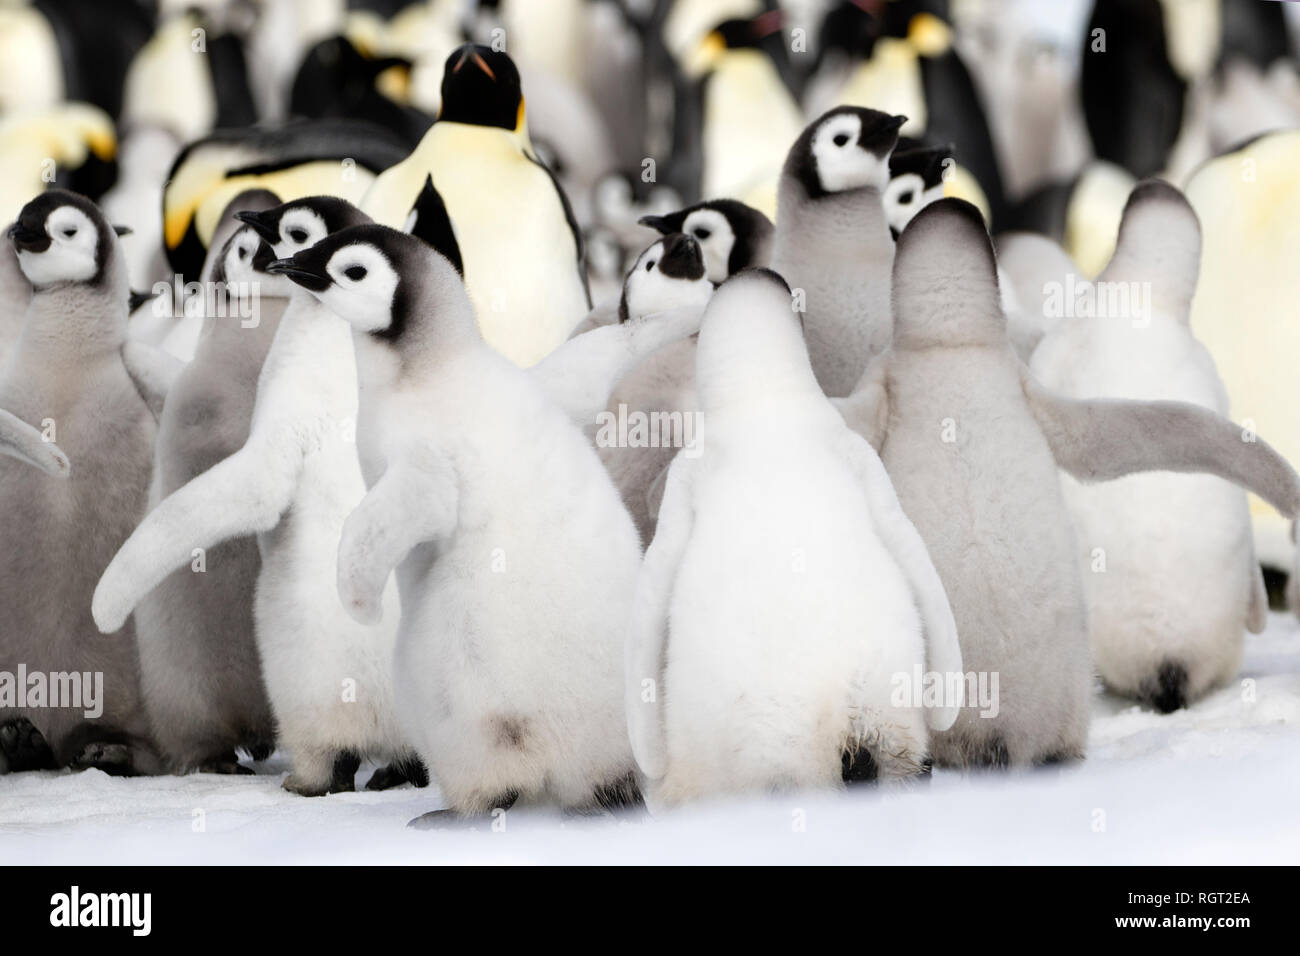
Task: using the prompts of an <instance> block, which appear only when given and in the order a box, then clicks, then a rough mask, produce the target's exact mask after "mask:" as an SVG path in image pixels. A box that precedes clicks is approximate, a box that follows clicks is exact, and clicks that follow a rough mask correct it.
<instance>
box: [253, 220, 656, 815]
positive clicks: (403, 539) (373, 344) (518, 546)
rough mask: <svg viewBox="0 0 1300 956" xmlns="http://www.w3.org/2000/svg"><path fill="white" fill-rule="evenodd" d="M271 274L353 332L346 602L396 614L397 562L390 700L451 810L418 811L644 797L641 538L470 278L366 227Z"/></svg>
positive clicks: (343, 563)
mask: <svg viewBox="0 0 1300 956" xmlns="http://www.w3.org/2000/svg"><path fill="white" fill-rule="evenodd" d="M276 268H278V269H281V270H283V271H284V272H285V274H286V275H288V276H289V277H290V278H292V279H293V280H294V281H295V282H298V283H299V284H300V285H302V286H303V287H304V288H305V289H308V290H310V291H311V292H312V293H313V294H314V295H316V296H318V297H319V298H320V301H321V302H322V303H323V304H324V305H325V306H327V307H328V308H330V309H332V310H334V311H335V312H336V313H337V314H338V315H340V316H343V317H344V318H346V319H347V321H348V322H350V323H351V324H352V326H353V328H354V330H355V333H354V335H355V342H356V346H357V367H358V371H359V375H360V379H361V384H362V389H361V394H362V398H363V401H362V406H361V410H360V416H359V419H358V429H357V439H358V446H359V449H360V452H361V458H362V461H363V467H364V469H365V472H366V479H367V482H368V484H369V486H370V491H369V493H368V494H367V495H366V497H365V500H364V501H362V502H361V504H360V505H359V506H358V507H357V509H356V510H355V511H354V512H353V513H352V515H351V516H350V517H349V518H348V520H347V524H346V526H345V527H344V530H343V539H342V542H341V543H340V545H339V573H338V592H339V595H338V596H339V598H341V600H342V604H343V606H345V607H347V608H348V610H349V612H350V613H351V614H353V615H354V616H356V618H357V619H358V620H360V621H374V620H376V619H378V618H379V616H380V615H381V613H384V615H385V616H391V611H388V612H381V607H380V593H381V591H382V589H383V586H384V582H385V581H386V580H388V578H389V576H390V572H391V571H392V570H393V569H394V568H396V569H397V579H398V585H399V588H400V590H401V595H402V620H401V625H400V629H399V634H398V647H397V656H396V662H395V663H396V668H395V669H396V673H397V682H398V683H397V693H398V707H399V709H400V712H401V715H402V722H403V727H404V728H405V729H406V731H407V732H408V733H409V734H410V736H411V739H412V741H413V742H414V743H415V745H416V746H417V748H418V749H419V752H420V754H421V755H422V756H423V757H424V758H425V760H426V761H427V763H428V765H429V769H430V770H431V771H432V774H433V776H434V777H435V778H436V779H437V782H438V785H439V788H440V790H441V792H442V795H443V797H444V798H445V799H446V801H447V803H448V806H449V810H445V811H435V813H434V815H432V816H429V817H428V818H427V820H426V818H421V822H420V824H419V825H425V823H426V822H427V823H433V822H436V821H437V820H439V819H442V818H443V817H444V816H445V815H446V814H448V813H461V814H475V813H484V812H487V811H489V810H492V809H494V808H508V807H509V806H510V805H511V804H513V803H514V801H515V800H516V799H521V798H522V799H529V798H550V799H553V800H554V801H556V802H558V803H560V804H561V805H562V806H565V807H569V808H574V809H581V808H589V807H598V806H611V805H617V804H620V803H626V802H628V801H631V800H634V799H636V797H637V791H636V786H635V782H634V780H633V761H632V754H631V751H630V749H629V747H628V740H627V730H626V723H625V720H624V718H623V707H622V679H621V672H622V656H623V644H624V634H623V629H624V626H625V624H626V621H627V618H628V614H629V613H630V611H631V602H632V594H633V590H634V588H635V585H636V573H637V567H638V565H639V563H640V548H639V546H638V544H637V540H636V532H635V531H634V529H633V527H632V522H631V520H630V519H629V518H628V516H627V512H626V511H625V510H624V509H623V506H622V503H621V502H620V501H619V499H618V494H617V493H616V492H615V490H614V487H613V485H612V484H611V483H610V481H609V478H608V476H607V475H606V474H605V472H604V469H602V468H601V466H600V462H599V460H598V459H597V458H596V455H595V453H594V451H593V450H592V449H591V446H590V445H589V444H588V443H587V441H586V440H585V438H584V437H583V435H582V433H581V431H580V430H579V429H578V428H577V427H576V426H575V425H574V424H573V423H572V422H571V421H570V419H569V417H568V416H567V415H566V414H565V413H564V412H563V411H562V410H561V409H559V408H558V407H556V406H555V405H554V404H552V403H551V402H550V401H549V400H548V399H547V396H546V394H545V392H544V391H543V390H542V388H541V387H540V386H539V385H538V384H537V382H536V381H535V380H534V378H533V376H531V375H529V374H527V373H526V372H524V371H523V370H521V369H519V368H517V367H516V366H514V365H512V364H511V363H510V362H509V361H507V360H505V359H504V358H503V357H502V356H500V355H499V354H497V353H495V352H494V351H493V350H492V349H490V348H488V347H487V346H486V345H485V344H484V342H483V340H482V337H481V335H480V334H479V332H478V329H477V325H476V323H475V321H474V310H473V306H472V304H471V303H470V300H469V297H468V295H467V294H466V293H465V289H464V286H463V284H462V281H461V277H460V276H459V274H458V273H457V272H456V270H455V268H454V267H453V266H452V265H451V264H450V263H449V262H448V261H447V260H446V259H445V258H443V257H441V256H439V255H438V254H437V253H435V252H434V251H433V250H432V249H430V248H429V246H428V245H426V244H425V243H423V242H421V241H419V240H418V239H416V238H414V237H412V236H409V235H407V234H406V233H400V232H397V231H395V230H391V229H388V228H386V227H383V226H378V225H371V226H358V227H355V228H351V229H345V230H343V231H342V232H339V233H336V234H334V235H332V236H330V237H329V238H328V239H326V240H324V241H323V242H320V243H317V244H316V245H315V246H313V247H312V248H310V249H307V250H304V251H303V252H300V253H298V254H297V255H295V256H294V257H293V258H292V259H289V260H287V261H284V262H281V263H280V264H279V265H278V266H276ZM561 556H562V558H561ZM557 558H561V559H559V560H557ZM557 681H558V682H559V683H558V684H557V683H556V682H557ZM440 814H441V815H442V816H440Z"/></svg>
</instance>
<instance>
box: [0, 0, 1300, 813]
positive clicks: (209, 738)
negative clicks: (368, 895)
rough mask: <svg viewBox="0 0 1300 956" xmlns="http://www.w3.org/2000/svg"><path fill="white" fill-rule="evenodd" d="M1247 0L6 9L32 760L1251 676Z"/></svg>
mask: <svg viewBox="0 0 1300 956" xmlns="http://www.w3.org/2000/svg"><path fill="white" fill-rule="evenodd" d="M1250 2H1252V0H1221V2H1220V3H1214V4H1200V5H1197V6H1198V7H1202V6H1213V7H1215V8H1216V10H1217V13H1216V14H1215V15H1214V16H1213V17H1212V18H1211V19H1210V20H1209V21H1207V22H1210V23H1212V24H1213V26H1214V30H1215V31H1217V32H1214V33H1213V36H1208V35H1199V34H1198V35H1197V36H1199V40H1198V42H1199V44H1200V45H1197V43H1194V42H1193V41H1192V36H1193V32H1194V31H1192V29H1191V28H1190V27H1188V25H1187V24H1186V23H1182V22H1181V21H1179V17H1181V16H1185V15H1186V13H1187V11H1186V10H1185V9H1182V8H1181V7H1180V6H1179V5H1177V4H1169V3H1164V2H1161V0H1146V2H1135V0H1125V2H1122V3H1121V2H1119V0H1095V2H1093V3H1090V4H1089V3H1086V2H1085V0H1079V3H1077V4H1072V6H1077V7H1079V9H1078V10H1077V11H1076V13H1077V16H1076V17H1075V19H1076V20H1077V23H1076V27H1077V31H1076V34H1074V35H1072V36H1071V38H1070V40H1069V43H1065V42H1061V43H1058V44H1057V45H1055V46H1051V45H1049V46H1048V47H1047V48H1046V49H1045V50H1044V49H1043V48H1041V47H1039V48H1036V52H1035V55H1034V56H1033V57H1032V58H1031V59H1032V60H1033V64H1032V67H1027V68H1026V69H1025V71H1028V72H1029V73H1031V75H1029V76H1026V75H1022V72H1025V71H1022V70H1021V69H1020V68H1019V67H1018V66H1017V65H1016V64H1017V63H1019V62H1020V61H1021V60H1023V59H1024V57H1023V56H1021V53H1022V52H1023V51H1018V50H1017V49H1005V48H1003V47H999V46H998V45H997V44H995V43H991V41H990V40H989V23H988V22H987V21H986V20H985V19H984V18H985V16H986V14H985V13H984V12H983V8H982V6H981V5H978V4H971V5H962V4H956V3H953V4H951V6H950V5H949V4H948V3H946V2H943V0H884V2H880V3H860V2H856V0H845V2H838V3H837V2H820V3H813V4H807V3H799V4H795V3H790V4H782V3H777V2H772V0H752V2H738V3H737V2H728V3H721V2H716V3H715V2H709V3H701V4H696V3H690V4H687V3H685V2H681V0H657V2H653V3H631V2H616V0H601V2H596V3H576V2H575V3H559V4H548V5H547V7H546V8H545V10H543V9H542V8H541V6H540V0H532V2H530V0H501V2H499V3H491V4H487V3H484V4H463V5H455V4H448V3H444V2H439V0H429V2H409V3H400V2H399V3H396V4H394V3H391V2H387V3H359V4H348V5H346V7H347V9H346V10H345V9H344V7H345V5H344V4H341V3H340V4H333V5H329V4H327V5H321V9H319V10H316V11H315V13H313V14H311V15H309V14H308V13H307V11H306V5H302V4H297V3H293V2H290V0H261V2H258V3H254V4H252V5H251V7H249V8H248V9H245V7H246V6H247V5H243V4H235V3H230V4H227V3H223V2H220V0H217V2H213V3H208V4H203V5H201V7H199V8H196V9H194V10H187V11H185V12H168V9H169V8H165V9H164V10H163V12H161V13H159V12H157V11H154V10H152V8H151V5H148V4H142V3H140V2H138V0H105V3H104V7H105V9H106V10H108V12H109V13H112V12H113V11H118V12H119V13H120V14H121V18H122V23H124V24H128V25H130V26H131V27H132V29H130V30H123V31H122V32H121V33H120V35H117V36H116V37H115V39H114V40H113V42H112V43H110V44H109V45H108V47H106V48H105V50H104V51H102V53H101V54H95V53H94V52H93V51H92V50H91V49H90V47H89V46H88V38H87V37H86V36H85V35H83V34H84V29H83V27H84V28H89V27H92V26H93V25H94V24H95V23H98V22H100V21H99V20H97V19H96V17H99V16H102V15H103V14H104V11H103V10H101V11H99V12H98V13H97V14H96V15H95V17H91V16H89V15H87V17H86V18H85V20H84V23H82V24H81V25H80V26H79V25H78V24H77V23H75V22H73V21H72V20H71V19H64V18H61V17H57V16H55V15H54V14H52V13H51V12H50V11H49V9H47V7H48V6H49V5H43V4H42V5H32V6H31V7H30V8H27V7H23V8H17V9H15V10H12V11H4V12H3V14H0V49H2V50H4V51H6V52H7V53H11V54H13V56H21V57H25V58H26V59H25V60H24V62H25V63H26V64H27V65H28V68H29V70H30V71H31V73H32V74H33V75H40V76H44V77H46V78H47V83H48V85H50V86H51V87H57V89H55V90H54V91H53V92H52V93H51V92H50V91H49V90H45V91H43V92H42V91H31V90H28V89H26V87H24V86H23V85H22V84H21V83H20V82H19V81H18V80H16V79H15V77H20V76H21V75H22V71H20V70H15V69H11V66H12V64H11V63H9V62H6V63H5V64H0V108H2V109H3V110H4V115H3V116H0V171H10V170H12V171H13V175H12V176H6V177H5V180H6V181H5V182H4V183H3V191H2V193H0V195H2V196H3V198H4V200H5V202H6V203H7V204H8V207H9V208H8V210H7V212H6V213H5V215H6V216H8V217H10V221H9V222H8V223H6V224H5V225H6V230H7V231H6V232H5V235H4V239H3V242H0V361H2V362H3V368H2V369H0V510H2V511H3V513H4V514H5V518H4V519H3V521H0V607H2V608H3V612H4V613H3V614H0V774H3V773H9V772H16V771H24V770H48V771H55V770H61V769H64V768H71V769H73V770H84V769H89V768H95V769H99V770H102V771H104V772H107V773H110V774H114V775H123V776H128V775H150V774H159V773H176V774H180V773H189V772H201V773H222V774H249V773H253V772H255V771H254V769H253V768H252V767H250V766H249V763H250V762H251V763H253V764H258V763H261V762H263V761H265V760H267V758H268V757H270V755H271V754H272V753H273V752H275V751H277V750H278V751H279V752H280V753H281V754H282V755H283V758H284V759H285V760H286V761H287V764H288V768H289V772H288V774H287V775H286V777H285V779H284V780H283V787H284V789H285V790H287V791H290V792H291V793H294V794H299V795H302V796H320V795H324V794H329V793H336V792H339V791H347V790H352V789H354V788H355V787H356V786H357V785H358V784H357V781H356V775H357V772H358V770H359V769H360V767H361V764H362V762H363V761H370V762H374V763H375V764H377V768H378V769H376V770H375V771H374V772H373V773H371V774H370V775H369V777H368V778H367V779H366V782H365V784H364V785H365V786H366V787H367V788H368V789H373V790H382V789H388V788H391V787H396V786H401V785H405V784H408V783H409V784H412V785H415V786H417V787H423V786H427V785H429V784H433V785H435V786H436V788H437V791H438V793H439V794H440V797H441V802H440V803H436V802H435V801H434V799H433V798H431V803H435V806H434V807H431V812H430V813H428V814H425V815H424V816H421V817H419V818H417V819H416V820H415V821H412V823H413V825H415V826H417V827H420V828H437V827H441V826H444V825H448V824H452V823H454V822H455V821H456V820H457V819H458V818H461V817H479V816H483V815H488V814H493V813H499V812H501V811H504V810H508V809H509V808H511V807H512V806H514V805H516V804H517V803H521V804H529V803H539V802H540V803H550V804H555V805H558V806H559V807H562V808H563V809H564V810H566V811H568V812H572V813H584V814H585V813H607V812H614V811H618V810H620V809H621V808H626V807H629V806H635V805H640V804H642V803H645V804H647V805H648V806H649V807H650V808H651V809H652V810H658V809H659V808H661V807H668V806H671V805H674V804H678V803H682V802H684V801H689V800H695V799H700V798H707V797H715V796H718V795H722V794H739V793H753V792H768V791H773V790H785V789H794V788H839V787H844V786H848V785H856V784H864V783H872V782H874V783H878V784H879V785H884V786H895V785H907V784H909V783H916V782H922V781H924V780H925V779H927V778H928V777H929V775H930V774H931V773H932V768H933V767H935V766H939V767H946V768H956V769H958V770H964V769H967V768H1008V767H1026V766H1033V765H1042V764H1056V763H1063V762H1072V761H1078V760H1080V759H1083V758H1084V757H1085V756H1086V753H1087V749H1088V727H1089V719H1090V712H1091V709H1092V701H1093V697H1094V695H1095V694H1096V693H1097V689H1096V683H1097V680H1096V679H1097V678H1098V677H1099V678H1100V681H1101V683H1102V684H1104V686H1105V688H1106V690H1107V691H1108V692H1110V693H1112V694H1115V695H1119V696H1123V697H1127V698H1131V699H1132V700H1133V701H1135V702H1136V703H1137V704H1138V705H1141V706H1144V707H1150V708H1153V709H1155V710H1158V711H1161V712H1169V711H1173V710H1177V709H1179V708H1183V707H1192V706H1195V705H1196V704H1197V702H1198V701H1199V700H1200V699H1201V698H1202V697H1204V696H1205V695H1206V694H1207V693H1210V692H1211V691H1212V690H1214V689H1215V688H1217V687H1221V686H1223V685H1224V684H1225V683H1227V682H1229V681H1231V680H1233V679H1234V678H1235V676H1236V675H1237V673H1238V670H1239V667H1240V662H1241V655H1242V646H1243V635H1244V633H1245V632H1246V631H1252V632H1259V631H1260V630H1262V629H1263V627H1264V626H1265V624H1266V621H1267V616H1268V612H1269V606H1270V599H1272V600H1273V601H1274V602H1275V603H1276V602H1277V600H1278V599H1279V597H1280V595H1281V593H1282V592H1283V591H1284V590H1285V589H1284V588H1280V587H1278V584H1279V583H1280V582H1281V580H1282V578H1284V577H1285V576H1286V574H1287V573H1288V572H1290V571H1292V570H1294V569H1295V564H1294V561H1295V557H1294V554H1295V545H1294V524H1292V522H1294V521H1295V519H1296V517H1297V515H1300V475H1297V473H1296V472H1295V470H1294V469H1293V468H1292V466H1291V464H1289V463H1288V460H1287V457H1292V458H1293V459H1294V456H1295V455H1300V445H1298V444H1297V442H1300V431H1297V430H1296V427H1293V426H1295V422H1296V416H1297V414H1300V413H1298V412H1297V409H1300V402H1297V401H1296V400H1295V398H1296V396H1295V395H1294V393H1293V386H1292V385H1291V379H1290V377H1289V376H1288V375H1287V373H1288V372H1289V370H1290V368H1291V367H1292V365H1293V359H1294V356H1295V354H1296V353H1295V347H1297V346H1300V340H1297V338H1296V335H1295V333H1294V332H1291V331H1288V329H1290V328H1291V327H1292V325H1293V323H1290V321H1289V320H1290V318H1291V315H1290V311H1291V310H1293V308H1294V306H1293V302H1294V295H1293V294H1292V293H1293V292H1294V291H1295V290H1294V285H1295V279H1294V270H1293V269H1291V268H1290V267H1289V264H1290V263H1292V262H1294V259H1295V253H1297V252H1300V232H1297V230H1296V229H1295V227H1294V225H1293V223H1294V221H1295V217H1294V216H1292V215H1289V212H1291V211H1294V209H1295V206H1296V202H1297V194H1298V190H1300V185H1298V181H1297V180H1296V178H1295V174H1294V169H1295V165H1294V162H1291V163H1288V157H1290V159H1291V160H1296V159H1300V156H1297V155H1296V150H1297V148H1298V146H1300V95H1297V92H1296V91H1297V90H1300V73H1297V65H1296V53H1295V47H1294V46H1291V45H1289V44H1288V43H1286V42H1285V24H1284V23H1283V22H1282V21H1281V20H1280V19H1275V18H1272V16H1271V15H1269V16H1263V17H1261V16H1254V15H1248V14H1244V13H1243V12H1242V11H1241V10H1240V7H1241V5H1242V4H1244V3H1250ZM77 6H78V7H80V6H82V4H77ZM326 7H337V9H330V10H327V9H325V8H326ZM458 7H461V8H463V9H459V8H458ZM236 8H239V9H236ZM250 10H251V15H250ZM1278 16H1279V17H1280V16H1281V14H1279V15H1278ZM56 21H57V22H56ZM1202 26H1203V24H1202ZM1296 26H1297V27H1298V28H1300V23H1297V24H1296ZM1098 31H1100V32H1098ZM1279 31H1282V32H1281V33H1279ZM1003 36H1004V38H1009V39H1006V41H1005V44H1004V45H1005V46H1006V47H1015V45H1016V43H1018V42H1020V41H1019V39H1017V38H1022V37H1023V31H1007V32H1005V34H1004V35H1003ZM52 37H57V38H58V40H59V42H54V41H53V40H52V39H51V38H52ZM187 37H188V38H190V39H191V40H192V41H193V43H194V44H195V46H194V47H193V49H192V50H191V51H190V53H188V54H187V53H186V52H185V41H186V38H187ZM1099 37H1100V40H1099ZM1279 37H1281V38H1282V43H1281V46H1279V44H1278V40H1279ZM1216 38H1217V39H1216ZM593 42H595V43H597V45H601V44H604V46H602V47H601V50H600V52H599V54H595V53H593V54H592V55H591V56H590V57H589V58H587V59H584V60H583V61H582V62H578V61H577V60H575V57H585V56H586V53H589V52H591V50H592V49H594V47H592V46H591V44H592V43H593ZM1024 42H1026V43H1027V42H1030V41H1028V40H1026V41H1024ZM1038 42H1039V43H1041V42H1042V41H1041V40H1040V41H1038ZM1108 42H1109V43H1110V44H1111V46H1110V47H1109V50H1110V53H1109V54H1108V52H1107V50H1108V47H1107V43H1108ZM584 51H585V52H584ZM189 56H202V57H207V58H208V59H207V60H202V61H195V60H192V59H187V57H189ZM200 66H201V67H202V68H199V67H200ZM173 73H174V74H175V75H174V77H173V76H172V74H173ZM169 79H174V80H175V83H174V84H169V83H168V82H167V81H168V80H169ZM1028 82H1034V83H1041V84H1043V89H1044V90H1045V91H1050V92H1051V93H1052V95H1053V96H1055V97H1056V99H1054V100H1053V101H1052V102H1053V103H1054V108H1053V112H1054V115H1052V116H1051V117H1050V124H1051V130H1050V131H1049V132H1045V133H1044V135H1045V136H1046V135H1050V142H1047V141H1044V142H1034V143H1026V144H1023V148H1020V144H1018V143H1017V142H1016V141H1015V136H1012V135H1009V131H1011V132H1014V133H1015V134H1016V135H1018V136H1022V137H1023V136H1028V135H1032V134H1033V131H1034V130H1035V129H1041V128H1043V126H1044V124H1046V123H1047V122H1048V119H1047V118H1045V114H1044V110H1043V109H1042V104H1041V103H1034V102H1032V100H1033V97H1032V96H1026V94H1025V90H1024V89H1023V88H1021V87H1020V86H1019V85H1018V84H1023V83H1028ZM626 84H633V85H632V86H627V85H626ZM1130 88H1132V89H1140V90H1141V91H1142V95H1141V97H1139V98H1129V97H1127V96H1126V95H1125V94H1124V91H1125V90H1127V89H1130ZM526 94H527V95H528V96H529V97H532V98H530V99H526ZM1243 102H1249V103H1250V104H1252V105H1253V107H1255V109H1254V112H1251V113H1250V114H1249V116H1246V115H1242V114H1243V110H1244V107H1243V106H1242V105H1241V104H1242V103H1243ZM526 104H527V108H526ZM1144 111H1145V112H1144ZM1147 113H1151V114H1153V115H1155V114H1158V115H1156V119H1157V120H1158V122H1154V121H1153V122H1147V120H1148V119H1149V118H1150V117H1148V116H1147ZM1112 114H1113V117H1117V118H1114V121H1113V122H1112V121H1111V119H1105V120H1104V121H1103V119H1101V118H1100V117H1103V116H1105V117H1112ZM1250 116H1257V117H1258V119H1256V120H1254V121H1252V120H1251V119H1250ZM1252 122H1254V123H1255V124H1256V125H1254V126H1252V125H1251V123H1252ZM1036 124H1037V125H1036ZM1229 136H1231V137H1234V138H1232V139H1229ZM119 142H120V144H121V148H120V149H119ZM46 161H48V162H49V163H50V164H51V167H50V169H49V175H45V174H44V173H43V171H42V169H41V168H40V164H41V163H43V162H46ZM1247 260H1249V266H1248V267H1245V266H1242V265H1241V263H1243V262H1245V261H1247ZM1246 279H1248V280H1249V288H1247V289H1239V287H1240V283H1241V282H1242V281H1243V280H1246ZM1233 302H1246V303H1249V305H1250V308H1249V310H1246V311H1242V310H1234V309H1233V308H1232V303H1233ZM1211 311H1212V312H1213V314H1210V313H1211ZM1225 330H1226V331H1225ZM1203 331H1204V332H1205V335H1204V337H1202V336H1201V333H1202V332H1203ZM1261 350H1262V351H1263V352H1265V353H1267V354H1261ZM1256 357H1259V359H1260V361H1259V363H1258V364H1256V363H1255V361H1254V360H1255V358H1256ZM1284 383H1286V384H1284ZM1243 402H1244V403H1245V404H1242V403H1243ZM1230 416H1231V417H1230ZM1266 439H1267V440H1266ZM1270 442H1273V443H1274V444H1270ZM1248 495H1251V496H1253V497H1252V498H1248ZM1266 512H1267V513H1266ZM1290 592H1291V594H1292V595H1295V594H1300V589H1297V588H1296V585H1295V579H1294V578H1293V579H1292V581H1291V586H1290ZM74 691H75V692H74ZM263 772H265V771H263Z"/></svg>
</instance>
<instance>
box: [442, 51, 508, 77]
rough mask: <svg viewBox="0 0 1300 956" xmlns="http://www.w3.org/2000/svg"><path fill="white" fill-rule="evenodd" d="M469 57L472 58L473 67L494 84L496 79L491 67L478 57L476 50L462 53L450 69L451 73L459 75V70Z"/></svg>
mask: <svg viewBox="0 0 1300 956" xmlns="http://www.w3.org/2000/svg"><path fill="white" fill-rule="evenodd" d="M470 57H473V58H474V65H475V66H477V67H478V68H479V69H480V70H482V71H483V72H484V73H486V74H487V75H488V79H490V80H491V81H492V82H493V83H495V82H496V79H497V75H496V74H495V73H493V72H492V67H490V66H488V65H487V60H485V59H483V57H481V56H479V55H478V51H476V50H466V51H465V52H464V53H462V54H461V55H460V59H459V60H457V61H456V65H455V66H453V67H452V68H451V72H453V73H459V72H460V68H461V67H462V66H464V65H465V61H466V60H468V59H469V58H470Z"/></svg>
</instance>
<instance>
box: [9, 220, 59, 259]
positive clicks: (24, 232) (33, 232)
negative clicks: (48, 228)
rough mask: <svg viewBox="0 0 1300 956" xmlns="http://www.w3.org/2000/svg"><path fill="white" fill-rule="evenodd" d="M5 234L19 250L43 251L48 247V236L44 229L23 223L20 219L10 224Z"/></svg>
mask: <svg viewBox="0 0 1300 956" xmlns="http://www.w3.org/2000/svg"><path fill="white" fill-rule="evenodd" d="M6 235H7V236H8V237H9V239H10V241H11V242H13V244H14V248H15V249H17V250H18V251H19V252H44V251H45V250H46V249H48V248H50V237H49V236H47V235H46V234H45V230H44V229H43V228H34V227H32V226H27V225H23V222H22V220H19V221H18V222H15V223H14V224H13V225H12V226H10V227H9V231H8V232H7V233H6Z"/></svg>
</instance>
